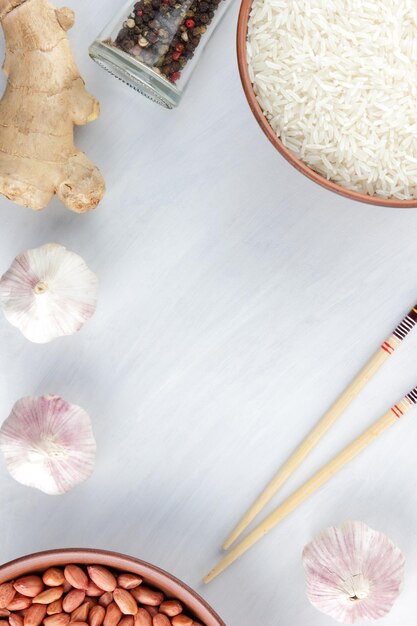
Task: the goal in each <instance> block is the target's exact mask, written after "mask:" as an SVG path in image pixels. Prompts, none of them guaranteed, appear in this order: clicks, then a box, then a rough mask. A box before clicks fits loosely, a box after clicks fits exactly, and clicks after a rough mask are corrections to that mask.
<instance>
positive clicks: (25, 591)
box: [13, 576, 44, 598]
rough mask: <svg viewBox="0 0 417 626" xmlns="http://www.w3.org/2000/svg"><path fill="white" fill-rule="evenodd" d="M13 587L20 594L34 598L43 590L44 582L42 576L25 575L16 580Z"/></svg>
mask: <svg viewBox="0 0 417 626" xmlns="http://www.w3.org/2000/svg"><path fill="white" fill-rule="evenodd" d="M13 587H14V588H15V589H16V591H17V592H18V593H21V594H22V596H28V597H29V598H34V597H35V596H37V595H38V594H39V593H40V592H41V591H43V588H44V584H43V580H42V578H40V577H39V576H25V577H24V578H19V579H18V580H16V582H15V583H14V585H13Z"/></svg>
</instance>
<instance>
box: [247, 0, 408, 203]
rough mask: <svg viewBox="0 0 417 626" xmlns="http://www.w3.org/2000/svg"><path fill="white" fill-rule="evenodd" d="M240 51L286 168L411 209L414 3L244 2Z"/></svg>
mask: <svg viewBox="0 0 417 626" xmlns="http://www.w3.org/2000/svg"><path fill="white" fill-rule="evenodd" d="M237 47H238V62H239V71H240V75H241V79H242V84H243V88H244V91H245V94H246V97H247V100H248V102H249V105H250V107H251V109H252V111H253V113H254V115H255V117H256V119H257V121H258V123H259V124H260V126H261V128H262V130H263V131H264V133H265V134H266V135H267V137H268V138H269V140H270V141H271V142H272V143H273V145H274V146H275V147H276V148H277V149H278V150H279V152H280V153H281V154H282V155H283V156H284V157H285V158H286V159H287V161H289V162H290V163H291V164H292V165H293V166H294V167H296V168H297V169H298V170H299V171H300V172H302V173H303V174H305V175H306V176H308V177H309V178H310V179H312V180H314V181H315V182H317V183H318V184H320V185H322V186H323V187H325V188H327V189H330V190H331V191H334V192H336V193H339V194H341V195H343V196H346V197H348V198H351V199H354V200H359V201H361V202H367V203H370V204H376V205H382V206H390V207H397V208H406V207H417V1H414V0H413V1H410V0H242V5H241V9H240V14H239V23H238V33H237Z"/></svg>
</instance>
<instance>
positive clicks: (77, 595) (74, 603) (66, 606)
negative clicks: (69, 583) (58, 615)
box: [62, 589, 85, 613]
mask: <svg viewBox="0 0 417 626" xmlns="http://www.w3.org/2000/svg"><path fill="white" fill-rule="evenodd" d="M84 600H85V591H83V590H82V589H73V590H72V591H70V592H69V593H68V594H67V595H66V596H65V598H64V599H63V601H62V608H63V610H64V611H65V613H72V612H73V611H75V609H78V607H79V606H81V605H82V603H83V602H84Z"/></svg>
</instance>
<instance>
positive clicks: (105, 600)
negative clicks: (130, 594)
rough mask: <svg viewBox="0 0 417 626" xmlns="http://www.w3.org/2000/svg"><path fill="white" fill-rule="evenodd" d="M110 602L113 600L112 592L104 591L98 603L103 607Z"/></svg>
mask: <svg viewBox="0 0 417 626" xmlns="http://www.w3.org/2000/svg"><path fill="white" fill-rule="evenodd" d="M111 602H113V594H112V593H111V591H106V593H103V595H102V596H101V598H100V600H99V601H98V603H99V604H100V605H101V606H104V608H105V609H106V608H107V607H108V606H109V604H110V603H111Z"/></svg>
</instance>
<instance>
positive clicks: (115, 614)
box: [103, 602, 122, 626]
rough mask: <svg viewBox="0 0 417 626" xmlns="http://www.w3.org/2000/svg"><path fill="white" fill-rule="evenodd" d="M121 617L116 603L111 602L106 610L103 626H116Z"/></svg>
mask: <svg viewBox="0 0 417 626" xmlns="http://www.w3.org/2000/svg"><path fill="white" fill-rule="evenodd" d="M121 617H122V612H121V610H120V609H119V607H118V606H117V604H116V602H111V603H110V604H109V606H108V607H107V609H106V614H105V616H104V622H103V624H104V626H117V624H118V623H119V622H120V619H121Z"/></svg>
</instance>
